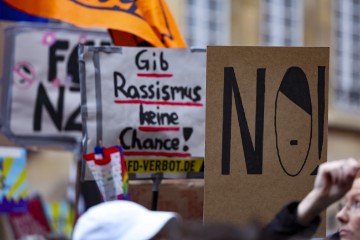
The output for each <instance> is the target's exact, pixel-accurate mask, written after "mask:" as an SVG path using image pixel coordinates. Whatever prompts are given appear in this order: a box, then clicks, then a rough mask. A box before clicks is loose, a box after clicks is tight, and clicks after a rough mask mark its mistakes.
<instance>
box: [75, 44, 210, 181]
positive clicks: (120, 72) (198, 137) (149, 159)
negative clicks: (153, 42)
mask: <svg viewBox="0 0 360 240" xmlns="http://www.w3.org/2000/svg"><path fill="white" fill-rule="evenodd" d="M79 50H80V52H81V53H80V54H79V57H80V78H81V84H82V85H81V88H82V89H83V90H84V91H83V92H82V118H83V124H84V125H83V130H84V139H83V143H84V147H83V150H84V151H83V152H84V153H90V152H92V151H93V150H94V147H95V146H96V145H97V144H99V143H100V142H102V144H103V145H104V146H112V145H116V144H118V143H120V145H121V146H122V147H123V150H124V155H125V160H126V162H127V170H128V172H129V173H143V174H144V175H146V174H151V173H157V172H161V173H166V174H168V175H166V174H164V177H167V176H168V177H170V175H171V174H173V173H175V174H178V173H187V172H199V171H200V169H201V167H202V164H203V157H204V139H205V136H204V132H205V62H206V60H205V59H206V58H205V51H204V50H202V51H191V50H190V49H155V48H131V47H123V48H119V47H91V46H81V47H80V49H79ZM149 176H150V175H149Z"/></svg>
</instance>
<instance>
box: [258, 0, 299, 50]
mask: <svg viewBox="0 0 360 240" xmlns="http://www.w3.org/2000/svg"><path fill="white" fill-rule="evenodd" d="M261 3H262V19H261V28H260V29H261V38H262V44H263V45H267V46H301V45H303V32H304V30H303V28H304V27H303V21H304V13H303V12H304V2H303V1H302V0H262V2H261Z"/></svg>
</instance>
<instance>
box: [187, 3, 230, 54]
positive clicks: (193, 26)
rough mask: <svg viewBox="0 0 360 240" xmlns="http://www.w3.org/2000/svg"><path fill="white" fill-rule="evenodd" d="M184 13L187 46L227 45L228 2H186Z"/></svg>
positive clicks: (228, 36)
mask: <svg viewBox="0 0 360 240" xmlns="http://www.w3.org/2000/svg"><path fill="white" fill-rule="evenodd" d="M186 13H187V15H186V31H185V38H186V41H187V44H188V46H190V47H192V46H195V47H204V48H205V47H206V46H207V45H228V44H229V38H230V0H197V1H194V0H187V1H186Z"/></svg>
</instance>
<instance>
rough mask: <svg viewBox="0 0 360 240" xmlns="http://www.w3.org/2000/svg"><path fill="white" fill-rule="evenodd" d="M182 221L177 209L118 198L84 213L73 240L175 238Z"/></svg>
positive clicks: (76, 227)
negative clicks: (166, 209) (150, 206)
mask: <svg viewBox="0 0 360 240" xmlns="http://www.w3.org/2000/svg"><path fill="white" fill-rule="evenodd" d="M180 223H181V219H180V216H179V215H178V214H176V213H174V212H164V211H151V210H148V209H147V208H145V207H143V206H141V205H139V204H137V203H135V202H131V201H127V200H115V201H109V202H104V203H100V204H98V205H96V206H93V207H91V208H89V210H88V211H86V212H85V213H84V214H82V215H81V216H80V218H79V219H78V221H77V222H76V224H75V228H74V232H73V240H100V239H101V240H107V239H108V240H119V239H125V240H127V239H129V240H146V239H152V238H156V237H157V238H158V239H163V238H165V239H175V237H174V235H176V234H178V229H179V225H180ZM157 235H159V236H157Z"/></svg>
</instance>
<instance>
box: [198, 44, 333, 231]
mask: <svg viewBox="0 0 360 240" xmlns="http://www.w3.org/2000/svg"><path fill="white" fill-rule="evenodd" d="M328 73H329V48H289V47H208V50H207V79H206V80H207V92H206V94H207V101H206V106H207V107H206V139H205V143H206V144H205V196H204V221H205V223H206V222H211V221H222V222H229V223H235V224H245V223H248V222H249V221H250V220H253V219H256V220H259V221H261V222H263V223H267V222H268V221H269V220H271V219H272V218H273V217H274V215H275V214H276V213H277V212H278V211H279V210H280V209H281V207H282V206H284V205H285V204H286V203H287V202H289V201H292V200H301V199H302V198H303V197H304V196H305V195H306V194H307V193H308V192H309V191H310V190H311V189H312V186H313V182H314V179H315V174H316V169H317V167H318V165H319V164H321V163H323V162H325V161H326V154H327V113H328V107H327V105H328V104H327V103H328V87H329V84H328V76H329V74H328ZM322 219H325V218H324V217H323V218H322ZM317 235H318V236H324V235H325V221H323V222H322V225H321V227H320V229H319V231H318V233H317Z"/></svg>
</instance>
